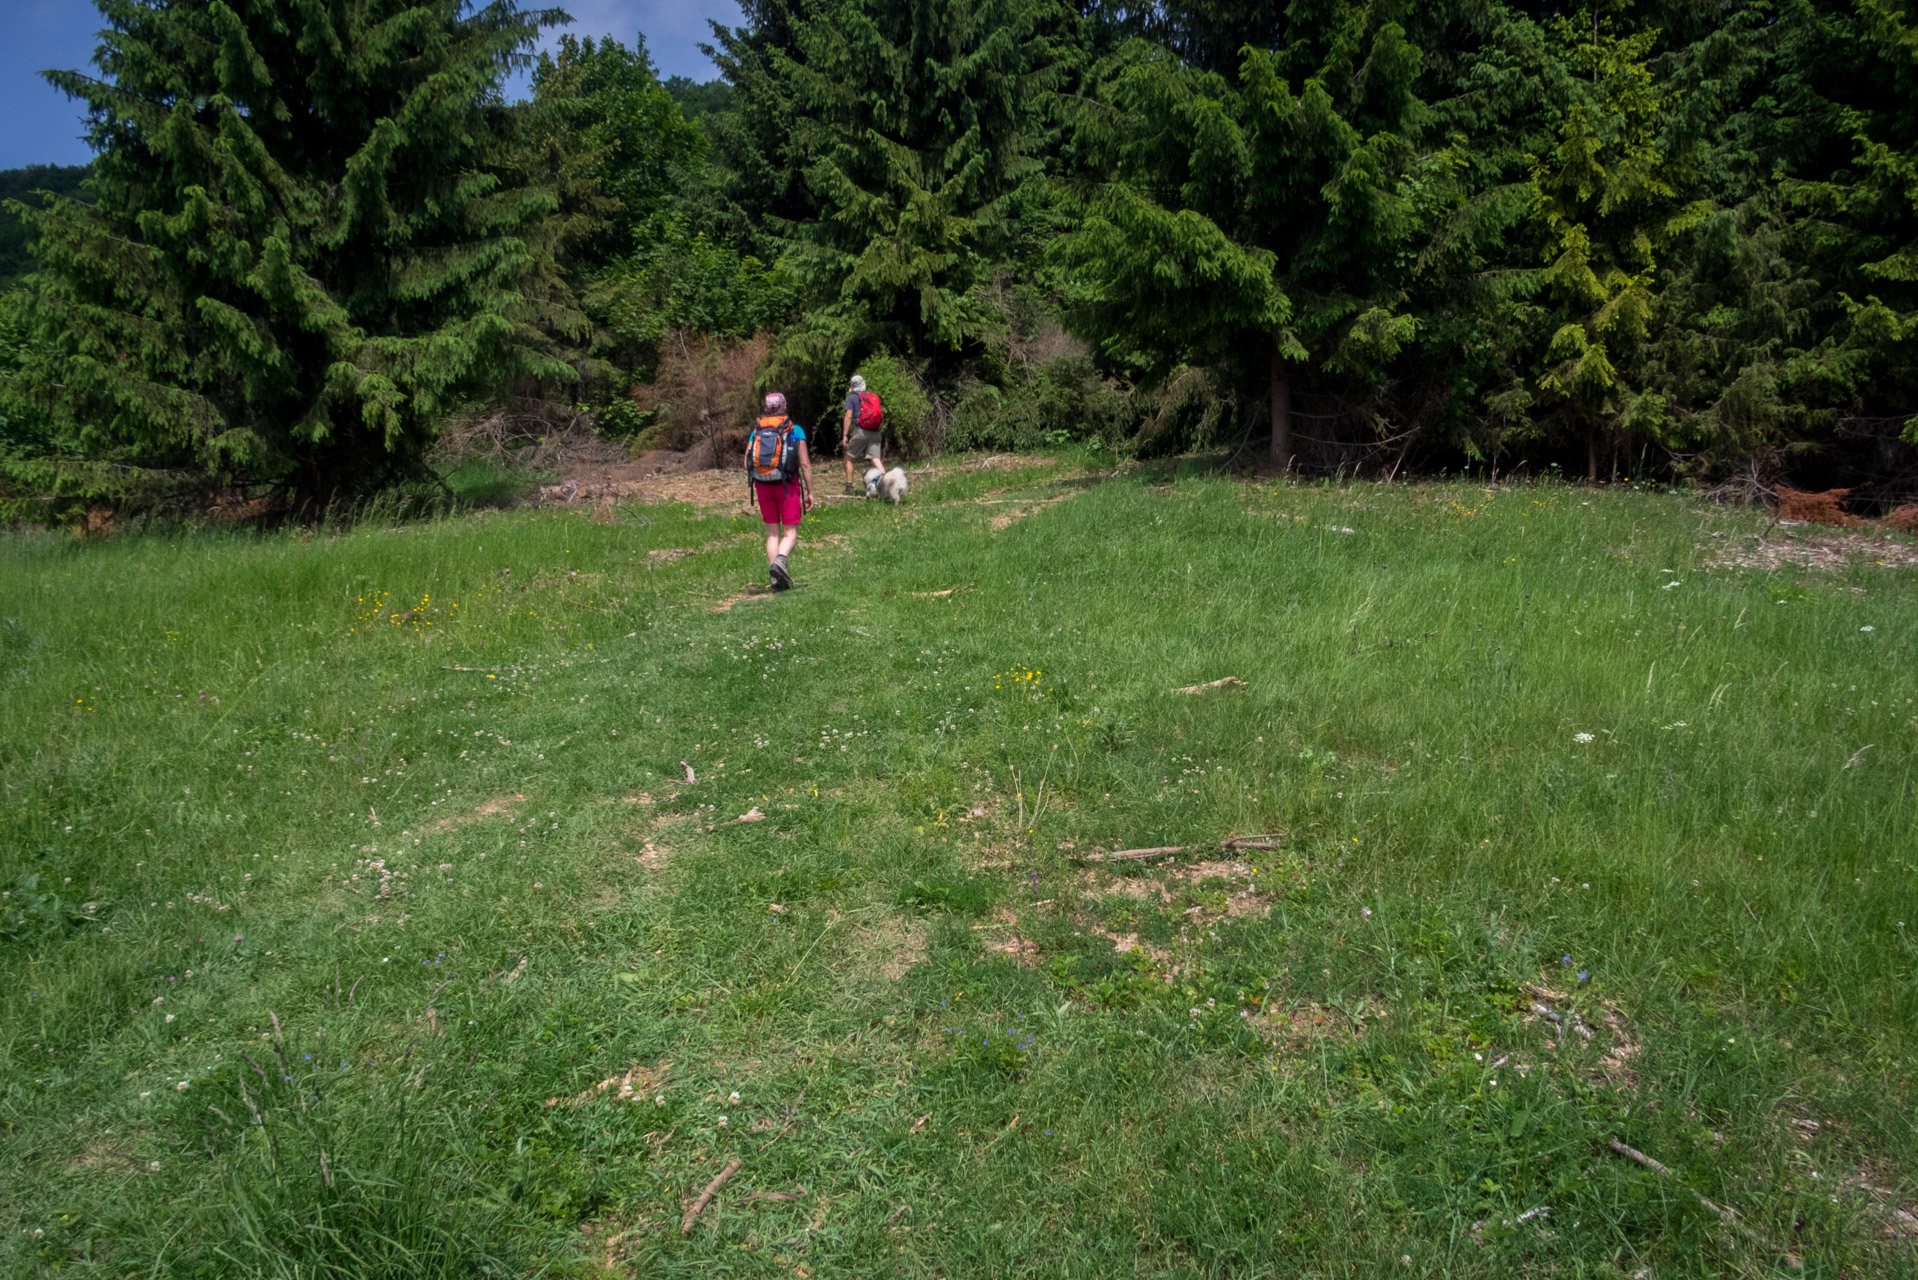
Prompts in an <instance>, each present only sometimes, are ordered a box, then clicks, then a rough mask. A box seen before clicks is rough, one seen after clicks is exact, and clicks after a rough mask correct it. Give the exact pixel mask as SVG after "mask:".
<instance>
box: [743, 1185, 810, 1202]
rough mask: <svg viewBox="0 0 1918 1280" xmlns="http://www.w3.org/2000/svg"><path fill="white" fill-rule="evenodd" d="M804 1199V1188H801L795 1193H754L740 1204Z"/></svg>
mask: <svg viewBox="0 0 1918 1280" xmlns="http://www.w3.org/2000/svg"><path fill="white" fill-rule="evenodd" d="M805 1198H806V1188H804V1187H801V1188H799V1190H797V1191H755V1192H753V1193H752V1194H751V1195H749V1196H747V1197H746V1198H745V1199H744V1200H742V1201H740V1203H741V1204H752V1203H753V1202H755V1201H758V1200H804V1199H805Z"/></svg>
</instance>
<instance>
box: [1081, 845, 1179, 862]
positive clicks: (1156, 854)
mask: <svg viewBox="0 0 1918 1280" xmlns="http://www.w3.org/2000/svg"><path fill="white" fill-rule="evenodd" d="M1197 848H1199V846H1198V845H1196V844H1166V845H1160V846H1158V847H1157V848H1153V849H1119V850H1116V851H1115V852H1112V853H1088V854H1082V855H1081V856H1080V857H1079V858H1078V859H1077V860H1078V861H1080V862H1143V861H1145V860H1147V859H1149V858H1169V857H1171V856H1172V855H1173V854H1175V853H1185V852H1186V851H1187V850H1190V849H1197Z"/></svg>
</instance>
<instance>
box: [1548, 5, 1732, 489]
mask: <svg viewBox="0 0 1918 1280" xmlns="http://www.w3.org/2000/svg"><path fill="white" fill-rule="evenodd" d="M1588 22H1590V23H1591V25H1590V26H1588V25H1587V23H1588ZM1557 25H1558V30H1559V33H1560V35H1561V37H1562V38H1563V39H1564V41H1565V43H1566V44H1567V45H1568V46H1569V51H1568V52H1569V56H1568V58H1567V61H1568V62H1570V63H1571V65H1572V66H1573V67H1574V68H1575V69H1577V70H1578V71H1580V72H1581V73H1584V74H1585V75H1588V76H1589V77H1590V89H1589V92H1587V93H1585V94H1583V95H1582V96H1581V99H1580V100H1579V101H1577V102H1575V103H1574V104H1573V105H1572V107H1571V109H1570V110H1569V111H1568V112H1567V114H1566V119H1565V123H1564V124H1563V126H1562V127H1561V128H1560V130H1559V137H1558V142H1557V145H1556V147H1554V148H1553V150H1552V151H1551V153H1550V154H1548V155H1546V156H1543V157H1541V158H1540V159H1539V160H1538V162H1537V163H1536V165H1535V166H1534V168H1533V174H1532V185H1533V206H1532V212H1533V218H1534V220H1535V222H1536V223H1537V224H1538V226H1539V227H1540V229H1541V232H1542V235H1543V241H1544V243H1543V256H1544V259H1545V261H1546V264H1547V265H1546V268H1545V279H1546V281H1547V284H1548V289H1549V292H1550V294H1551V296H1552V298H1553V300H1554V301H1555V303H1556V304H1557V305H1556V307H1555V309H1554V312H1553V313H1552V315H1551V317H1550V320H1551V328H1552V338H1551V343H1550V346H1549V348H1548V350H1547V352H1546V368H1545V370H1544V372H1543V374H1542V375H1541V376H1540V378H1539V380H1538V386H1539V389H1540V390H1541V391H1543V392H1544V393H1545V396H1546V399H1545V401H1544V406H1545V408H1546V410H1547V411H1548V412H1551V411H1554V410H1556V412H1558V413H1559V414H1562V415H1563V417H1564V418H1565V420H1566V421H1567V422H1568V423H1569V424H1570V426H1571V427H1572V429H1573V430H1574V431H1575V432H1576V433H1577V435H1579V436H1582V437H1583V439H1584V443H1585V450H1586V467H1587V474H1588V475H1589V476H1591V477H1592V478H1593V479H1596V478H1597V477H1598V473H1599V455H1600V452H1601V449H1602V448H1605V449H1609V450H1610V454H1611V456H1612V457H1613V458H1614V459H1616V458H1617V457H1618V455H1619V453H1620V451H1621V449H1623V450H1624V452H1625V454H1626V456H1627V457H1629V456H1630V446H1631V445H1632V444H1633V443H1636V442H1645V443H1651V442H1658V443H1663V442H1664V437H1665V435H1666V432H1667V428H1668V426H1669V425H1670V422H1671V414H1670V411H1669V408H1668V404H1667V399H1666V396H1665V395H1664V394H1663V393H1662V392H1661V391H1660V390H1658V389H1657V387H1656V386H1654V385H1652V384H1651V382H1650V380H1649V378H1648V376H1647V370H1646V368H1645V363H1646V362H1645V361H1644V359H1643V358H1642V353H1641V348H1642V346H1643V344H1644V342H1645V339H1646V338H1647V336H1648V334H1649V332H1650V328H1651V322H1652V316H1653V311H1654V308H1655V306H1656V305H1657V296H1658V292H1659V286H1660V274H1661V268H1662V265H1663V264H1662V262H1661V257H1662V254H1663V251H1664V250H1665V248H1666V247H1667V246H1668V245H1670V244H1671V242H1672V241H1673V240H1674V239H1675V238H1676V237H1678V236H1679V235H1682V234H1684V233H1685V232H1687V231H1689V230H1690V229H1691V228H1692V227H1694V226H1696V225H1697V224H1698V223H1699V222H1700V221H1702V220H1703V219H1704V218H1705V217H1706V216H1707V215H1708V214H1709V213H1710V212H1711V205H1710V204H1709V202H1706V201H1694V202H1690V203H1686V202H1684V201H1683V199H1682V197H1681V196H1680V194H1679V190H1678V184H1679V183H1680V181H1681V179H1680V178H1679V176H1678V174H1677V173H1676V172H1675V171H1676V169H1677V168H1678V163H1677V162H1676V161H1674V159H1673V158H1671V157H1670V156H1668V155H1667V154H1666V153H1665V149H1664V147H1662V146H1661V139H1660V133H1661V130H1662V126H1663V125H1664V123H1665V114H1666V112H1665V104H1664V94H1663V93H1662V92H1661V90H1660V88H1659V86H1658V85H1657V84H1656V82H1655V81H1654V79H1653V76H1652V73H1651V70H1650V68H1649V67H1648V66H1647V65H1646V62H1645V59H1646V56H1647V54H1648V53H1649V52H1650V50H1651V47H1652V45H1653V43H1654V41H1655V40H1656V35H1657V33H1656V32H1651V31H1646V32H1640V33H1638V34H1636V35H1632V36H1627V37H1618V36H1616V35H1613V34H1612V33H1611V32H1609V31H1607V30H1605V29H1604V27H1603V25H1602V24H1600V23H1599V22H1598V21H1596V20H1595V19H1591V18H1587V19H1585V20H1563V19H1561V20H1560V21H1559V23H1558V24H1557Z"/></svg>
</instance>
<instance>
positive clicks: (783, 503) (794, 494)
mask: <svg viewBox="0 0 1918 1280" xmlns="http://www.w3.org/2000/svg"><path fill="white" fill-rule="evenodd" d="M753 488H754V489H756V490H758V491H759V518H760V519H761V520H764V521H765V522H766V523H767V524H789V525H793V526H797V525H798V524H799V521H800V518H801V517H802V516H804V515H805V505H804V504H803V503H802V502H801V501H800V498H801V496H802V494H803V492H804V491H803V490H802V489H801V488H800V486H798V485H796V484H791V483H788V484H755V485H753Z"/></svg>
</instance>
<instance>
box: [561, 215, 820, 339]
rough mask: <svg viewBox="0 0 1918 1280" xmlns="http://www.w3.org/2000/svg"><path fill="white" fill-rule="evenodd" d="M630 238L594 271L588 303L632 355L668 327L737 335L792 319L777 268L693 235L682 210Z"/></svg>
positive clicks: (790, 300)
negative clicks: (631, 244) (630, 245)
mask: <svg viewBox="0 0 1918 1280" xmlns="http://www.w3.org/2000/svg"><path fill="white" fill-rule="evenodd" d="M634 240H635V241H636V242H637V243H636V247H635V248H634V249H633V250H632V251H631V252H630V253H626V254H622V255H621V256H619V257H617V258H615V259H613V260H612V261H611V262H610V263H609V264H608V265H607V266H606V267H604V268H603V269H602V270H601V271H599V272H598V273H597V275H596V276H595V278H594V279H593V282H592V285H591V292H590V294H589V296H588V305H589V306H590V307H591V309H592V311H593V314H594V315H595V316H596V317H598V318H599V320H600V322H601V323H602V324H604V325H605V326H606V328H607V329H608V330H610V331H611V332H612V333H613V334H615V335H617V336H618V337H619V338H620V339H621V340H622V341H624V342H625V343H627V344H629V346H630V348H631V349H633V350H635V351H637V352H641V353H643V352H645V351H647V350H648V349H650V348H651V346H652V345H653V344H655V343H657V342H658V341H659V337H660V335H661V334H663V333H665V332H666V331H667V330H669V329H691V330H694V331H697V332H699V333H708V334H715V335H721V336H726V337H744V336H746V335H749V334H752V333H756V332H758V331H759V330H761V329H766V328H772V327H774V326H776V325H778V324H779V323H780V322H781V321H783V320H785V319H786V318H787V317H788V316H789V315H790V314H791V313H792V310H793V306H794V301H795V293H794V288H793V285H792V284H791V282H790V281H789V280H788V279H787V278H786V276H785V274H784V273H783V272H782V271H780V270H779V268H778V267H776V266H774V267H768V266H766V265H765V264H764V263H762V262H760V260H759V259H758V258H755V257H753V256H751V255H750V254H747V255H742V254H740V253H739V252H738V251H736V250H735V249H733V248H731V247H730V246H728V245H725V244H721V243H718V242H716V241H714V240H713V239H711V238H710V237H709V236H708V235H707V234H706V233H705V232H703V231H699V230H695V229H694V225H693V220H692V217H691V216H690V214H689V213H688V212H686V211H678V212H675V213H673V214H671V215H662V216H659V217H656V218H654V219H653V220H652V221H651V222H649V223H647V224H645V225H644V226H641V227H638V228H636V229H635V232H634Z"/></svg>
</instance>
